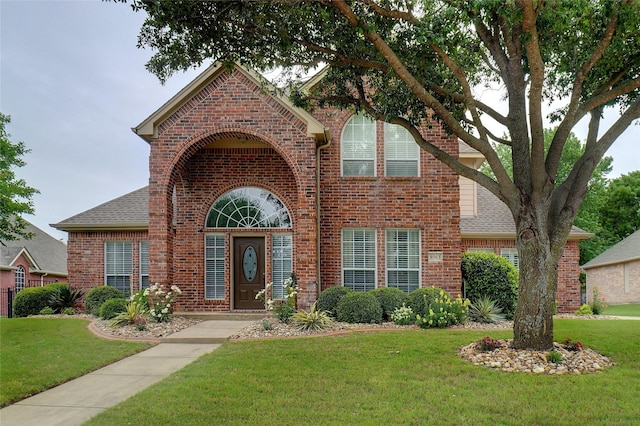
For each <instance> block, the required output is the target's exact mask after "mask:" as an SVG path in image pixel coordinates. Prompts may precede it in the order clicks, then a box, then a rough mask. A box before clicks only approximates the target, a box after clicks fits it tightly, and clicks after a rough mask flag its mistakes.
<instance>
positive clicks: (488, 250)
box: [467, 248, 495, 254]
mask: <svg viewBox="0 0 640 426" xmlns="http://www.w3.org/2000/svg"><path fill="white" fill-rule="evenodd" d="M467 251H469V252H471V253H491V254H494V253H495V251H494V250H493V249H492V248H470V249H467Z"/></svg>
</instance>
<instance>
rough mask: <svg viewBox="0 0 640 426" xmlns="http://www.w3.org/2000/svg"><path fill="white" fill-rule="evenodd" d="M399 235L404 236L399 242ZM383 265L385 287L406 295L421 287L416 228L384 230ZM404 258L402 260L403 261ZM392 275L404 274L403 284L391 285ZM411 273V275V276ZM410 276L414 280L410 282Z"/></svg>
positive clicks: (418, 235)
mask: <svg viewBox="0 0 640 426" xmlns="http://www.w3.org/2000/svg"><path fill="white" fill-rule="evenodd" d="M400 234H405V238H404V239H403V240H402V241H401V240H400V238H399V236H400ZM385 238H386V244H385V258H386V260H385V263H386V269H387V270H386V274H385V277H386V285H387V287H394V288H398V289H400V290H402V291H404V292H406V293H411V292H412V291H413V290H417V289H419V288H420V287H422V267H421V266H422V265H421V264H422V262H421V258H422V256H421V253H422V243H421V233H420V229H418V228H400V229H396V228H391V229H387V230H385ZM403 257H404V259H403ZM394 273H399V274H398V275H400V273H406V277H407V280H406V282H405V283H402V284H398V283H397V279H396V280H395V281H396V283H392V281H394V280H391V279H390V275H392V274H394ZM412 273H413V274H412ZM410 275H415V276H416V280H414V282H412V280H411V279H410V278H409V277H410Z"/></svg>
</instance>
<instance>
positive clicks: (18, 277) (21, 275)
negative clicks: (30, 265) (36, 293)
mask: <svg viewBox="0 0 640 426" xmlns="http://www.w3.org/2000/svg"><path fill="white" fill-rule="evenodd" d="M25 277H26V273H25V270H24V266H22V265H18V267H17V268H16V270H15V273H14V278H15V286H14V288H15V292H16V294H18V292H20V291H22V290H24V286H25Z"/></svg>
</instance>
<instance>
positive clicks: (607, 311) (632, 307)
mask: <svg viewBox="0 0 640 426" xmlns="http://www.w3.org/2000/svg"><path fill="white" fill-rule="evenodd" d="M602 314H603V315H619V316H622V317H640V303H628V304H626V305H609V306H607V307H606V308H604V309H603V310H602Z"/></svg>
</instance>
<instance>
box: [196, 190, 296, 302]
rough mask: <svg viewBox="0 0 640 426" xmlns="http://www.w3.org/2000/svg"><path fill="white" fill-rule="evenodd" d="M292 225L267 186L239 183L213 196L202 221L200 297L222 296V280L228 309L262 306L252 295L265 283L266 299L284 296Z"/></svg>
mask: <svg viewBox="0 0 640 426" xmlns="http://www.w3.org/2000/svg"><path fill="white" fill-rule="evenodd" d="M292 228H293V221H292V217H291V215H290V214H289V210H288V209H287V207H286V206H285V204H284V202H283V201H282V200H281V199H280V198H279V197H278V196H277V195H275V194H274V193H272V192H271V191H269V190H267V189H264V188H260V187H256V186H243V187H238V188H234V189H232V190H230V191H227V192H226V193H224V194H223V195H221V196H220V197H218V198H217V199H216V201H215V202H214V203H213V205H212V206H211V208H210V210H209V213H208V214H207V218H206V223H205V229H206V230H207V232H206V234H205V297H206V298H207V299H223V298H224V297H226V291H227V288H229V287H228V286H227V278H228V279H229V282H230V289H229V293H230V297H231V306H232V309H236V310H246V309H249V310H258V309H263V308H264V305H263V302H262V301H261V300H260V299H256V295H257V294H258V292H260V291H261V290H262V289H264V288H265V284H266V283H267V282H271V283H272V295H271V297H272V298H274V299H280V298H282V297H284V287H283V283H284V281H285V280H286V279H287V278H289V276H290V275H291V273H292V272H293V234H292ZM227 242H228V244H229V245H230V247H229V248H228V250H227V247H226V245H227ZM225 253H229V254H230V260H229V268H228V270H229V274H228V275H227V274H226V273H225V272H226V266H225V265H226V262H225Z"/></svg>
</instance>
